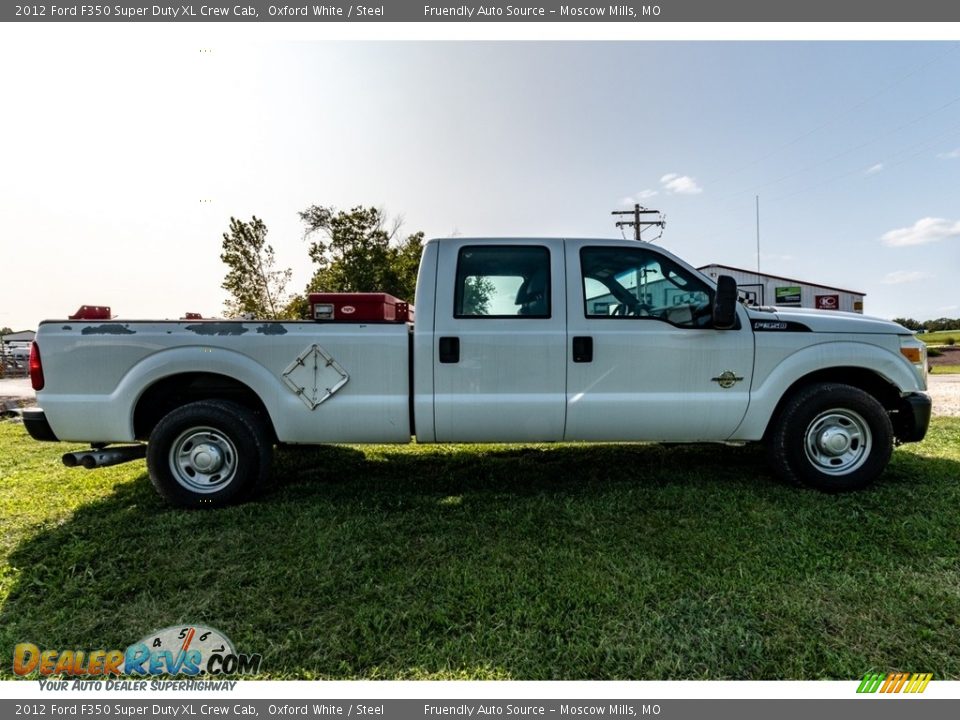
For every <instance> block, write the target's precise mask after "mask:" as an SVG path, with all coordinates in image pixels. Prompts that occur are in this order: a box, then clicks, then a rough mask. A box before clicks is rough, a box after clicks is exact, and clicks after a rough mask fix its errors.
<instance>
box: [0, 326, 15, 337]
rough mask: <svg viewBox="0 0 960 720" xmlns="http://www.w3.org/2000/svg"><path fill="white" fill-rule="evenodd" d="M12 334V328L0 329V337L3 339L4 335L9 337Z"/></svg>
mask: <svg viewBox="0 0 960 720" xmlns="http://www.w3.org/2000/svg"><path fill="white" fill-rule="evenodd" d="M12 333H13V329H12V328H8V327H2V328H0V337H3V336H4V335H11V334H12Z"/></svg>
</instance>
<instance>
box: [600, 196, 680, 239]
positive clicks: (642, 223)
mask: <svg viewBox="0 0 960 720" xmlns="http://www.w3.org/2000/svg"><path fill="white" fill-rule="evenodd" d="M610 214H611V215H633V220H618V221H617V227H618V228H622V227H632V228H633V239H634V240H636V241H637V242H642V241H641V239H640V234H641V233H642V232H643V229H644V228H645V227H647V226H650V225H656V226H658V227H660V228H665V227H666V226H667V219H666V218H665V217H663V216H662V215H661V214H660V211H659V210H650V209H648V208H645V207H640V205H639V204H636V205H634V206H633V210H614V211H613V212H611V213H610ZM641 215H658V216H660V218H659V219H658V220H641V219H640V216H641Z"/></svg>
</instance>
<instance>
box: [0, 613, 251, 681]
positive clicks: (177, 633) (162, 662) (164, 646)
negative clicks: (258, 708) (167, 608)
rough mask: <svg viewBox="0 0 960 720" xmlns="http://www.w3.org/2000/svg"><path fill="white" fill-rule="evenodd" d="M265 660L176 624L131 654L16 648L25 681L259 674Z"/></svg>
mask: <svg viewBox="0 0 960 720" xmlns="http://www.w3.org/2000/svg"><path fill="white" fill-rule="evenodd" d="M260 660H261V657H260V655H248V654H242V653H238V652H237V651H236V650H235V649H234V647H233V643H232V642H230V640H229V639H228V638H227V636H226V635H224V634H223V633H221V632H220V631H218V630H215V629H214V628H211V627H205V626H203V625H187V626H183V625H176V626H172V627H168V628H164V629H163V630H158V631H156V632H153V633H150V634H149V635H147V636H146V637H145V638H143V639H142V640H140V641H139V642H135V643H133V644H132V645H130V646H129V647H127V648H126V650H50V649H44V650H41V649H40V648H39V647H37V646H36V645H34V644H32V643H19V644H18V645H17V646H16V647H15V648H14V649H13V672H14V673H15V674H16V675H19V676H21V677H24V676H27V675H32V674H39V675H40V676H50V675H66V676H73V677H109V676H118V677H119V676H134V677H136V676H140V677H144V676H158V675H188V676H198V675H205V676H222V675H254V674H256V673H257V672H258V671H259V670H260Z"/></svg>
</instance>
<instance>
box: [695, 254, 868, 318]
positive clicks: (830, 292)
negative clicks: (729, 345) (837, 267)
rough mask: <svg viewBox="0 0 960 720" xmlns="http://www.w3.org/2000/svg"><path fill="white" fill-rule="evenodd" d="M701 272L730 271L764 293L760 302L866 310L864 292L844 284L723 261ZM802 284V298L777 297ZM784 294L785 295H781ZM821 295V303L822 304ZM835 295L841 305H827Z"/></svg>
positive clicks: (747, 286)
mask: <svg viewBox="0 0 960 720" xmlns="http://www.w3.org/2000/svg"><path fill="white" fill-rule="evenodd" d="M700 272H702V273H705V274H706V275H707V276H709V277H710V278H712V279H714V280H716V279H717V276H719V275H730V276H731V277H732V278H733V279H734V280H736V281H737V286H738V287H740V288H741V289H742V290H745V291H747V292H751V291H753V292H757V293H758V295H762V297H759V298H758V303H759V304H762V305H781V306H783V307H803V308H817V307H820V309H835V310H840V311H843V312H856V313H862V312H863V298H864V295H863V293H856V292H851V291H849V290H843V289H840V288H833V287H829V286H827V285H812V284H810V283H805V282H802V281H800V280H792V279H790V278H783V277H777V276H772V275H765V274H763V273H759V274H758V273H756V272H750V271H747V270H741V269H737V268H730V267H725V266H723V265H706V266H704V267H702V268H700ZM790 287H799V288H800V302H799V303H796V302H783V301H778V299H777V288H790ZM782 297H783V296H782V295H781V298H782ZM818 298H820V305H819V306H818ZM834 299H835V301H836V304H837V307H835V308H827V307H824V305H826V304H830V303H832V302H833V300H834Z"/></svg>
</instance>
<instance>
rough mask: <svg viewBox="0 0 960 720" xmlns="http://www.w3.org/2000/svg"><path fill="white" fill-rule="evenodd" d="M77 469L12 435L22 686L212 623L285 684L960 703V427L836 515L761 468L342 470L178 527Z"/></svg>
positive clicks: (644, 463)
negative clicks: (896, 684) (818, 687)
mask: <svg viewBox="0 0 960 720" xmlns="http://www.w3.org/2000/svg"><path fill="white" fill-rule="evenodd" d="M65 449H66V448H65V446H61V445H50V444H40V443H35V442H33V441H32V440H30V439H29V438H28V437H26V435H25V433H24V431H23V429H22V427H20V426H19V425H15V424H13V423H10V422H4V423H0V526H2V535H0V542H2V546H0V555H2V560H0V563H2V571H0V649H2V652H3V653H6V654H7V657H8V659H7V660H6V661H0V674H2V675H3V677H9V675H10V670H9V668H10V658H11V655H12V648H13V646H14V644H15V643H17V642H24V641H29V642H33V643H36V644H37V645H39V646H40V647H41V648H59V649H66V648H85V649H93V648H111V647H118V648H124V647H126V646H127V645H128V644H130V643H131V642H134V641H136V640H137V639H139V638H141V637H143V636H144V635H146V634H147V633H148V632H149V631H151V630H153V629H157V628H162V627H166V626H169V625H173V624H178V623H190V622H196V623H203V624H207V625H211V626H213V627H216V628H219V629H220V630H222V631H223V632H224V633H225V634H226V635H227V636H229V637H230V638H231V639H232V640H233V641H234V643H235V645H236V646H237V648H238V650H239V651H241V652H259V653H261V654H262V655H263V663H262V666H261V668H262V670H263V672H264V673H265V677H270V678H516V679H540V678H556V679H581V678H583V679H600V678H610V679H612V678H629V679H634V678H635V679H681V678H703V679H721V678H733V679H741V678H751V679H780V678H784V679H793V678H799V679H804V678H845V679H852V678H859V677H861V676H862V675H863V674H864V673H865V672H867V671H868V670H874V671H880V672H886V671H890V670H903V671H912V672H932V673H934V676H935V677H937V678H945V677H949V678H955V679H956V678H960V512H958V509H960V419H946V418H940V419H936V420H934V422H933V425H932V427H931V432H930V435H929V436H928V439H927V440H926V441H925V442H924V443H922V444H918V445H908V446H904V447H902V448H899V449H898V450H897V451H896V452H895V453H894V459H893V461H892V463H891V465H890V468H889V469H888V471H887V472H886V474H885V476H884V478H883V480H882V481H881V482H880V483H879V484H878V485H876V486H875V487H874V488H873V489H871V490H868V491H864V492H861V493H856V494H850V495H842V496H829V495H823V494H819V493H816V492H811V491H805V490H801V489H796V488H791V487H784V486H781V485H780V484H778V483H776V482H775V481H774V480H772V479H771V477H770V476H769V474H768V471H767V470H766V468H765V465H764V464H763V455H762V452H761V451H760V450H759V449H755V448H741V449H736V448H727V447H720V446H717V447H714V446H710V447H700V448H688V447H674V448H666V447H660V446H654V445H633V446H631V445H595V446H583V447H578V446H569V445H563V446H522V447H520V446H511V447H477V446H474V447H451V446H432V447H431V446H419V447H417V446H412V447H386V446H377V447H367V448H354V447H328V448H321V449H308V450H299V451H293V450H289V451H285V452H283V453H281V454H280V455H279V457H278V464H277V473H276V474H277V476H278V480H277V481H276V483H275V484H274V485H273V486H272V487H271V488H270V489H269V490H268V491H267V493H266V494H265V496H264V497H262V498H261V499H260V500H259V501H258V502H256V503H250V504H246V505H243V506H239V507H234V508H229V509H226V510H221V511H216V512H184V511H180V510H174V509H171V508H169V507H168V506H166V505H164V504H163V503H162V502H161V501H160V500H159V499H158V498H157V496H156V495H155V494H154V492H153V489H152V487H151V486H150V483H149V481H148V479H147V477H146V474H145V470H144V465H143V463H142V462H137V463H131V464H127V465H122V466H118V467H115V468H110V469H106V470H99V471H94V472H88V471H85V470H67V469H66V468H64V467H62V466H61V465H60V462H59V456H60V454H61V453H62V452H64V451H65Z"/></svg>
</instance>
